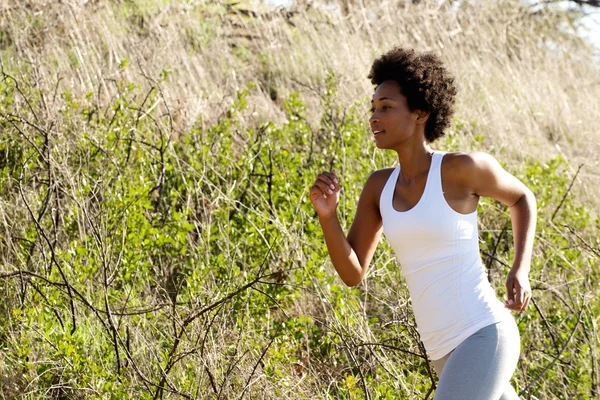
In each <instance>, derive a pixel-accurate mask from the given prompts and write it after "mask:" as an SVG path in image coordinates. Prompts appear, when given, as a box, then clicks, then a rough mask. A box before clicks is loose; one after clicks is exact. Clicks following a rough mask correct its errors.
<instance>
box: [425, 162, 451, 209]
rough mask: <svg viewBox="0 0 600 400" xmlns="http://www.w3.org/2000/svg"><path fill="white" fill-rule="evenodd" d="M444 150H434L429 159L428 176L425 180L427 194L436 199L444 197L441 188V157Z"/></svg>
mask: <svg viewBox="0 0 600 400" xmlns="http://www.w3.org/2000/svg"><path fill="white" fill-rule="evenodd" d="M444 154H446V152H444V151H437V150H436V151H434V152H433V155H432V160H431V167H430V169H431V171H430V174H429V176H428V178H427V179H428V182H427V187H426V190H427V192H428V193H427V196H428V197H429V196H432V197H433V198H435V199H436V200H439V199H440V198H441V199H444V193H443V190H442V159H443V158H444Z"/></svg>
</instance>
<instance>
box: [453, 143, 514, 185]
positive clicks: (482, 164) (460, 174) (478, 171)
mask: <svg viewBox="0 0 600 400" xmlns="http://www.w3.org/2000/svg"><path fill="white" fill-rule="evenodd" d="M442 165H443V166H444V171H443V172H447V173H446V175H447V176H448V177H449V178H450V179H453V180H456V181H461V182H464V183H468V182H473V181H474V180H477V179H486V178H489V177H490V176H493V175H496V174H497V173H499V172H500V171H502V170H503V168H502V166H501V165H500V163H499V162H498V161H497V160H496V159H495V158H494V157H493V156H491V155H489V154H487V153H484V152H480V151H478V152H473V153H463V152H453V153H446V154H445V155H444V159H443V162H442Z"/></svg>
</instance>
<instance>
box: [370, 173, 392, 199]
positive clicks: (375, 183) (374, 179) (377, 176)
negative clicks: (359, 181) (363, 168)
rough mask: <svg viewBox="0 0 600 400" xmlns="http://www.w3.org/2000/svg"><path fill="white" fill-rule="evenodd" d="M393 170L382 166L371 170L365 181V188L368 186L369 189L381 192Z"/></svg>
mask: <svg viewBox="0 0 600 400" xmlns="http://www.w3.org/2000/svg"><path fill="white" fill-rule="evenodd" d="M393 171H394V168H383V169H378V170H377V171H373V172H372V173H371V175H369V178H368V179H367V182H366V183H365V188H367V187H368V188H369V190H372V191H377V192H379V193H381V191H382V190H383V187H384V186H385V183H386V182H387V181H388V179H389V178H390V175H391V174H392V172H393Z"/></svg>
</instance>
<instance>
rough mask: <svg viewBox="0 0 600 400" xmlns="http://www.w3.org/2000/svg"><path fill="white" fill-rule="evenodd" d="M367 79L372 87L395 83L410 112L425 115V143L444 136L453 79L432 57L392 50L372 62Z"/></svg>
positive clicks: (451, 109) (453, 91) (451, 103)
mask: <svg viewBox="0 0 600 400" xmlns="http://www.w3.org/2000/svg"><path fill="white" fill-rule="evenodd" d="M368 78H369V79H370V80H371V83H373V84H374V85H375V86H376V87H377V86H379V85H380V84H381V83H382V82H384V81H387V80H392V81H396V82H397V83H398V85H399V86H400V89H401V91H402V94H403V95H404V96H405V97H406V99H407V102H408V107H409V108H410V109H411V110H413V111H414V110H421V111H425V112H429V113H430V114H429V118H428V119H427V123H426V124H425V139H426V140H427V142H429V143H431V142H433V141H435V140H436V139H438V138H439V137H441V136H443V135H444V129H446V128H447V127H448V126H449V125H450V120H451V118H452V114H453V113H454V100H455V96H456V87H455V86H454V78H453V77H452V76H451V75H450V73H449V72H448V70H446V68H445V67H444V65H443V64H442V61H441V59H440V58H439V57H437V56H436V55H435V54H433V53H430V52H427V53H421V54H419V53H417V52H415V50H413V49H404V48H401V47H395V48H393V49H392V50H390V51H389V52H387V53H385V54H384V55H382V56H381V57H379V58H378V59H376V60H375V61H374V62H373V65H372V66H371V71H370V72H369V76H368Z"/></svg>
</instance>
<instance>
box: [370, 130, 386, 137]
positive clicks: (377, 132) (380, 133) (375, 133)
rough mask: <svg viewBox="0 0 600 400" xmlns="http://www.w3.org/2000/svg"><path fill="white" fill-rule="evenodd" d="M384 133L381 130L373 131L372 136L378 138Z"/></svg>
mask: <svg viewBox="0 0 600 400" xmlns="http://www.w3.org/2000/svg"><path fill="white" fill-rule="evenodd" d="M384 132H385V131H383V130H378V131H373V136H379V135H382V134H383V133H384Z"/></svg>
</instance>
